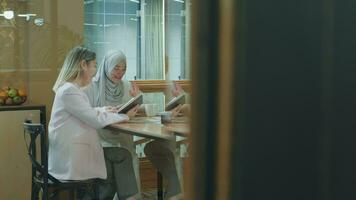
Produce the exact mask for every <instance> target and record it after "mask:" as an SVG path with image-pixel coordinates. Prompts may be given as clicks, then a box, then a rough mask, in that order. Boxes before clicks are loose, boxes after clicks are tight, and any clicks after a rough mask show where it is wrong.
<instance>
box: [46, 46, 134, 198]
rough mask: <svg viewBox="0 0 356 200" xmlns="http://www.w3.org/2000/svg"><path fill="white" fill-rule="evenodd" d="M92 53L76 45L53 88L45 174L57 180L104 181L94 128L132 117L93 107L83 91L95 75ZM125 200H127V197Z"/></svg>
mask: <svg viewBox="0 0 356 200" xmlns="http://www.w3.org/2000/svg"><path fill="white" fill-rule="evenodd" d="M95 57H96V56H95V53H94V52H92V51H90V50H89V49H86V48H83V47H80V46H77V47H75V48H73V49H72V50H71V51H70V52H69V53H68V54H67V56H66V59H65V61H64V64H63V66H62V69H61V71H60V74H59V76H58V78H57V81H56V83H55V85H54V87H53V90H54V92H55V98H54V102H53V107H52V113H51V118H50V122H49V127H48V130H49V134H48V138H49V154H48V171H49V173H50V174H51V175H52V176H54V177H55V178H57V179H59V180H85V179H91V178H100V179H106V177H107V171H106V167H105V159H104V154H103V149H102V147H101V145H100V138H99V135H98V134H97V129H101V128H103V127H105V126H107V125H109V124H112V123H118V122H124V121H127V120H129V117H131V116H133V115H134V114H135V110H130V111H129V112H128V113H127V114H117V113H112V112H109V111H110V109H111V108H109V107H95V108H94V107H92V106H91V104H90V102H89V99H88V97H87V96H86V94H85V93H84V92H83V90H82V89H83V88H84V87H85V86H87V85H88V84H90V83H91V79H92V77H93V76H94V75H95V73H96V60H95ZM127 199H130V198H129V197H128V198H127Z"/></svg>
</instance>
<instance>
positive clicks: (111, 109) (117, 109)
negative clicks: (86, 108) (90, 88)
mask: <svg viewBox="0 0 356 200" xmlns="http://www.w3.org/2000/svg"><path fill="white" fill-rule="evenodd" d="M105 111H107V112H111V113H118V112H119V108H118V107H112V106H106V107H105Z"/></svg>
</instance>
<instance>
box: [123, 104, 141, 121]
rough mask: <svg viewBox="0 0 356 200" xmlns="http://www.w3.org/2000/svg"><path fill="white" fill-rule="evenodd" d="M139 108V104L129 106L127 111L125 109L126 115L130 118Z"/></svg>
mask: <svg viewBox="0 0 356 200" xmlns="http://www.w3.org/2000/svg"><path fill="white" fill-rule="evenodd" d="M138 108H139V105H136V106H135V107H133V108H131V109H130V110H129V111H127V113H126V115H127V116H128V117H129V118H130V119H131V118H133V117H135V115H136V113H137V110H138Z"/></svg>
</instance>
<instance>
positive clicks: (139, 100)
mask: <svg viewBox="0 0 356 200" xmlns="http://www.w3.org/2000/svg"><path fill="white" fill-rule="evenodd" d="M142 103H143V95H142V93H141V94H138V95H137V96H135V97H133V98H132V99H130V100H129V101H128V102H126V103H125V104H124V105H122V106H121V107H120V108H119V111H118V113H127V112H128V111H129V110H130V109H131V108H133V107H135V106H136V105H141V104H142Z"/></svg>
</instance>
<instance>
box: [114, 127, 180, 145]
mask: <svg viewBox="0 0 356 200" xmlns="http://www.w3.org/2000/svg"><path fill="white" fill-rule="evenodd" d="M107 128H108V129H111V130H116V131H120V133H121V132H122V133H127V134H131V135H136V136H140V137H144V138H150V139H165V140H173V141H174V140H175V135H174V134H173V133H172V132H171V131H169V130H168V129H167V128H166V127H165V126H164V125H162V124H154V123H116V124H111V125H109V126H108V127H107Z"/></svg>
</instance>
